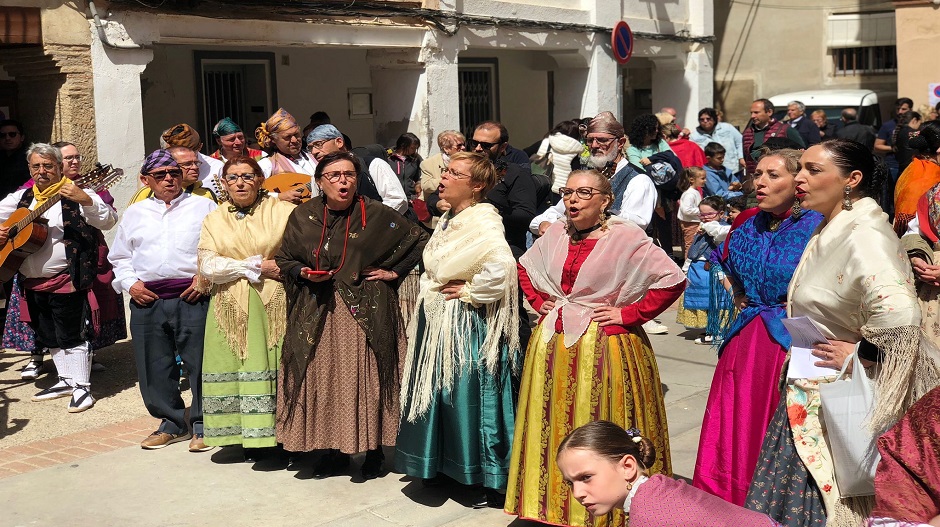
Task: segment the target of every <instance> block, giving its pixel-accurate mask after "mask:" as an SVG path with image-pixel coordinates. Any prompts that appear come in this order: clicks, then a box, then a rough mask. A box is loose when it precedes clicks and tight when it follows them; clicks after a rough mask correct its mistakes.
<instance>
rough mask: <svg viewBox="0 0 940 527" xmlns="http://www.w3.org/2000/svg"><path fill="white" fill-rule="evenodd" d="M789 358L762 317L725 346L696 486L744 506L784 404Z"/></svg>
mask: <svg viewBox="0 0 940 527" xmlns="http://www.w3.org/2000/svg"><path fill="white" fill-rule="evenodd" d="M786 354H787V351H786V350H785V349H784V348H782V347H781V346H780V345H779V344H777V342H776V341H774V340H773V339H771V337H770V334H769V333H768V332H767V328H766V327H765V326H764V321H763V319H762V318H761V317H757V318H755V319H754V320H753V321H752V322H751V323H750V324H748V325H747V326H745V327H744V328H743V329H742V330H741V331H740V333H738V334H737V335H735V336H734V337H732V339H731V340H730V341H729V342H728V344H727V345H726V346H725V348H724V351H723V352H722V355H721V358H720V359H718V366H717V367H716V368H715V376H714V378H713V379H712V385H711V390H710V391H709V393H708V404H707V405H706V407H705V417H704V419H703V421H702V435H701V437H700V438H699V444H698V456H697V457H696V461H695V476H694V478H693V480H692V484H693V485H694V486H696V487H698V488H700V489H702V490H704V491H707V492H710V493H712V494H714V495H716V496H718V497H720V498H723V499H725V500H726V501H729V502H731V503H734V504H735V505H744V501H745V499H746V498H747V491H748V487H749V486H750V485H751V478H752V477H753V476H754V469H755V468H756V467H757V461H758V458H759V457H760V449H761V443H762V442H763V440H764V433H765V432H766V431H767V424H768V423H770V419H771V418H772V417H773V414H774V410H776V409H777V404H778V403H779V402H780V370H781V369H782V368H783V362H784V360H785V359H786Z"/></svg>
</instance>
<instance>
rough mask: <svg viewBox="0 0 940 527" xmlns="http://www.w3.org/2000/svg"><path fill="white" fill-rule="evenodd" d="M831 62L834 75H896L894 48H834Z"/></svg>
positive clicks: (896, 65)
mask: <svg viewBox="0 0 940 527" xmlns="http://www.w3.org/2000/svg"><path fill="white" fill-rule="evenodd" d="M832 60H833V63H834V65H835V72H836V75H844V76H847V75H862V74H867V73H896V72H897V71H898V55H897V47H896V46H867V47H860V48H834V49H832Z"/></svg>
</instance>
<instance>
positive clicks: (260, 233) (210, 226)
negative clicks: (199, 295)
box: [199, 196, 294, 360]
mask: <svg viewBox="0 0 940 527" xmlns="http://www.w3.org/2000/svg"><path fill="white" fill-rule="evenodd" d="M293 211H294V205H292V204H290V203H287V202H285V201H281V200H278V199H277V198H273V197H270V196H268V197H265V198H262V201H261V203H259V204H258V206H257V207H256V208H255V210H254V211H253V212H252V213H251V214H249V215H247V216H245V217H244V218H242V219H238V218H237V216H236V214H235V213H233V212H230V211H229V207H228V206H221V207H219V208H217V209H216V210H215V211H213V212H212V213H210V214H209V215H208V216H206V219H205V221H204V222H203V224H202V234H201V235H200V237H199V274H200V275H202V276H203V277H204V278H206V279H207V280H208V281H209V282H210V283H212V294H213V296H215V309H214V313H213V315H214V316H215V320H216V322H217V323H218V326H219V330H220V331H221V332H222V333H223V334H224V335H225V338H226V341H227V342H228V345H229V347H230V348H231V349H232V351H234V352H235V353H236V354H237V356H238V357H239V358H240V359H242V360H244V359H245V358H247V357H248V315H249V313H248V299H249V293H250V291H251V290H252V289H254V290H255V292H257V293H258V295H259V296H260V297H261V302H262V303H263V304H264V311H265V315H266V316H267V319H268V341H267V346H268V349H270V348H271V347H273V346H274V345H276V344H277V343H278V342H280V340H281V338H282V337H283V336H284V332H285V331H286V328H287V297H286V295H285V293H284V286H283V284H281V283H280V282H278V281H277V280H272V279H270V278H266V277H264V276H259V273H260V263H261V261H262V260H269V259H271V258H273V257H274V254H275V253H276V252H277V250H278V248H279V247H280V246H281V238H282V236H283V235H284V228H285V226H286V225H287V219H288V218H289V217H290V215H291V212H293ZM249 277H251V279H249Z"/></svg>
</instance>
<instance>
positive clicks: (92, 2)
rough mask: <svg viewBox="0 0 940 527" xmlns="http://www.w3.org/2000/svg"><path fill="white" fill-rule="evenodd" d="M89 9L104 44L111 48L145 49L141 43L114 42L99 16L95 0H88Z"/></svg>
mask: <svg viewBox="0 0 940 527" xmlns="http://www.w3.org/2000/svg"><path fill="white" fill-rule="evenodd" d="M88 9H89V10H90V11H91V16H92V18H94V19H95V27H96V28H98V39H99V40H101V43H102V44H103V45H105V46H107V47H109V48H111V49H143V46H141V45H140V44H128V43H126V42H119V43H117V44H114V43H112V42H111V41H110V40H108V34H107V33H106V32H105V30H104V23H102V22H101V17H99V16H98V10H97V9H95V0H88Z"/></svg>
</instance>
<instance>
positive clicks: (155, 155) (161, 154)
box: [140, 148, 179, 174]
mask: <svg viewBox="0 0 940 527" xmlns="http://www.w3.org/2000/svg"><path fill="white" fill-rule="evenodd" d="M178 166H179V164H178V163H177V162H176V160H175V159H173V156H171V155H170V152H168V151H166V150H164V149H162V148H161V149H159V150H154V151H153V152H150V155H148V156H147V159H144V164H143V166H141V167H140V173H141V174H149V173H150V172H152V171H154V170H155V169H158V168H164V167H178Z"/></svg>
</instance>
